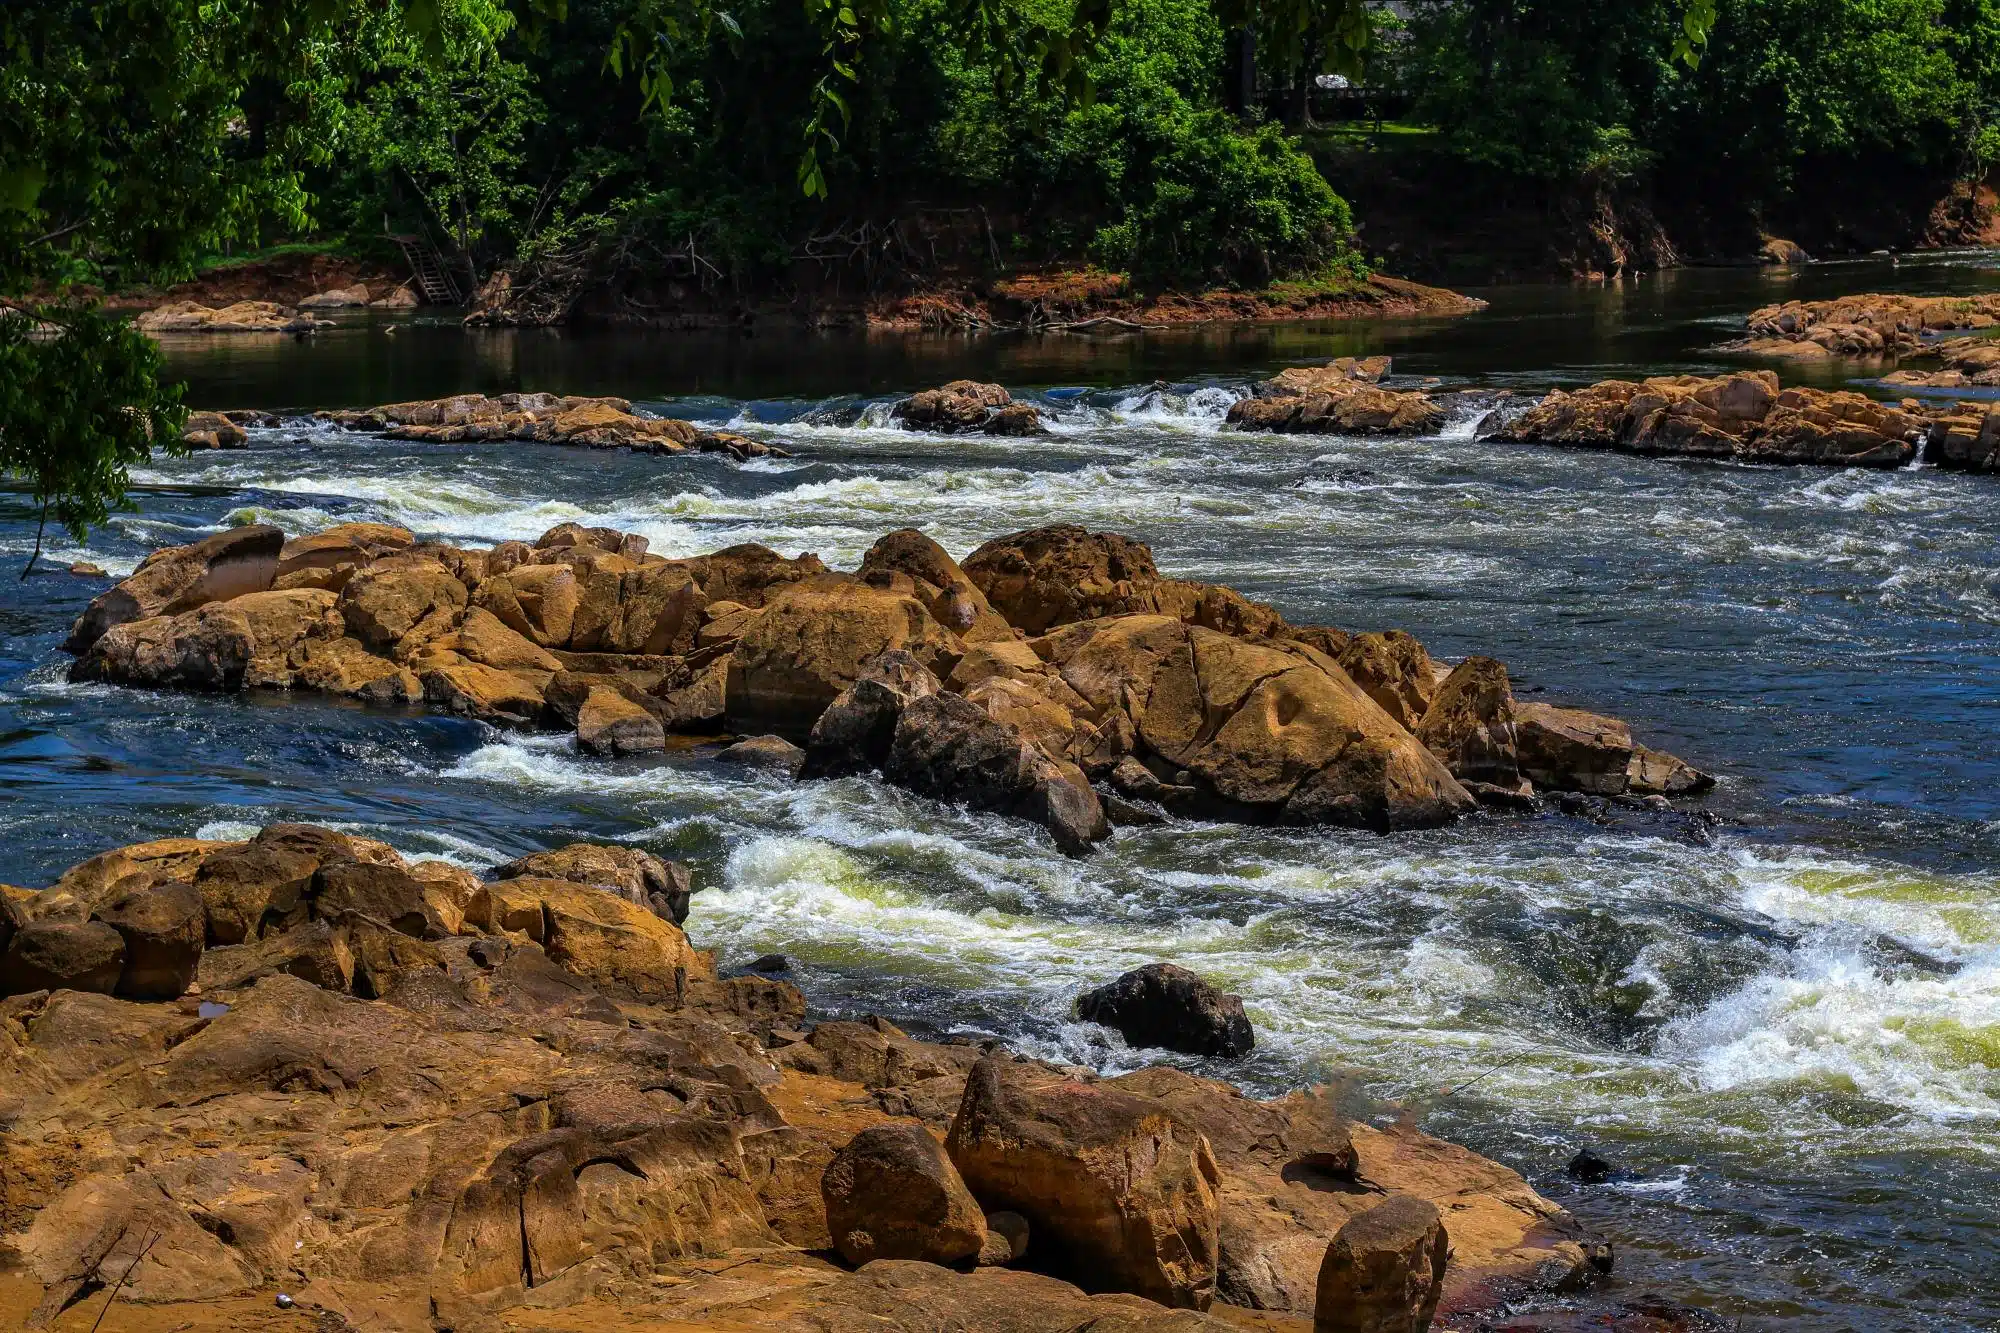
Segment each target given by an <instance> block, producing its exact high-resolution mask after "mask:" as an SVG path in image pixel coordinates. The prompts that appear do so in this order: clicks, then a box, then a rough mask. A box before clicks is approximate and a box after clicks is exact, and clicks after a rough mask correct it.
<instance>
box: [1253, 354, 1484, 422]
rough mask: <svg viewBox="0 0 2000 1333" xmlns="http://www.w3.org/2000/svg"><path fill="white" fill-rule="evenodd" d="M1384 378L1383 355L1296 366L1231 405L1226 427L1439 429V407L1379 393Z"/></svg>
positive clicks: (1423, 397)
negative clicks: (1322, 364) (1228, 425)
mask: <svg viewBox="0 0 2000 1333" xmlns="http://www.w3.org/2000/svg"><path fill="white" fill-rule="evenodd" d="M1388 373H1389V358H1388V357H1386V356H1371V357H1366V358H1360V359H1357V358H1355V357H1351V356H1344V357H1340V358H1338V359H1337V360H1334V361H1331V362H1329V363H1327V364H1326V365H1324V366H1296V367H1293V368H1292V369H1290V370H1285V371H1281V372H1279V373H1278V374H1277V375H1275V376H1273V377H1272V378H1270V379H1267V380H1264V381H1262V382H1261V383H1259V384H1258V385H1257V386H1256V387H1255V389H1254V390H1253V391H1252V393H1251V396H1250V397H1248V398H1244V399H1240V400H1239V401H1237V402H1236V403H1234V404H1232V405H1231V406H1230V409H1229V418H1228V420H1229V424H1231V425H1233V426H1236V427H1239V428H1240V429H1243V430H1268V431H1279V432H1283V433H1287V434H1300V435H1334V434H1339V435H1422V434H1424V433H1426V432H1429V431H1434V430H1437V429H1438V428H1439V427H1440V426H1442V425H1444V422H1445V416H1446V412H1445V408H1444V407H1443V405H1442V404H1440V403H1438V402H1436V401H1434V400H1433V399H1432V398H1431V396H1430V395H1429V394H1426V393H1423V392H1421V391H1416V390H1410V391H1398V390H1395V389H1385V388H1383V387H1382V385H1381V383H1380V381H1381V379H1382V377H1383V376H1384V375H1386V374H1388Z"/></svg>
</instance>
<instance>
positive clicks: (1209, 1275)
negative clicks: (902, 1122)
mask: <svg viewBox="0 0 2000 1333" xmlns="http://www.w3.org/2000/svg"><path fill="white" fill-rule="evenodd" d="M945 1148H946V1151H947V1152H949V1153H950V1154H951V1160H952V1162H953V1163H954V1164H956V1165H957V1167H958V1169H959V1172H960V1174H962V1175H963V1176H964V1177H965V1182H966V1184H967V1185H969V1186H970V1187H971V1189H972V1192H973V1194H974V1196H975V1197H977V1198H978V1199H979V1200H980V1202H981V1203H983V1204H985V1205H986V1207H988V1208H989V1209H1001V1208H1004V1209H1007V1210H1009V1211H1012V1212H1016V1213H1019V1214H1021V1215H1022V1216H1023V1217H1025V1218H1027V1219H1028V1223H1029V1225H1030V1227H1032V1228H1033V1231H1034V1234H1035V1235H1036V1236H1037V1237H1039V1238H1041V1241H1040V1243H1039V1244H1038V1251H1039V1252H1040V1253H1041V1254H1043V1255H1045V1256H1048V1260H1049V1262H1050V1263H1051V1264H1052V1265H1056V1266H1061V1267H1066V1268H1067V1269H1068V1270H1069V1271H1068V1272H1067V1273H1065V1274H1064V1276H1067V1277H1068V1278H1069V1279H1070V1280H1071V1281H1074V1282H1076V1283H1077V1285H1079V1286H1081V1287H1083V1288H1084V1289H1085V1290H1086V1291H1125V1292H1131V1293H1132V1294H1134V1295H1137V1296H1144V1297H1145V1298H1147V1299H1148V1300H1153V1301H1158V1302H1159V1303H1160V1304H1162V1305H1166V1306H1173V1307H1178V1308H1183V1309H1196V1310H1205V1309H1207V1308H1208V1305H1209V1302H1210V1301H1211V1300H1212V1299H1213V1298H1214V1295H1215V1274H1216V1251H1217V1207H1218V1205H1217V1188H1218V1185H1219V1174H1218V1172H1217V1169H1216V1165H1215V1158H1214V1156H1213V1155H1212V1154H1211V1153H1210V1151H1209V1146H1208V1140H1207V1139H1206V1138H1204V1137H1203V1136H1202V1135H1200V1134H1199V1133H1196V1132H1194V1131H1192V1130H1190V1129H1189V1128H1188V1127H1187V1126H1185V1125H1183V1124H1182V1123H1180V1122H1179V1121H1177V1120H1176V1119H1174V1117H1172V1116H1171V1115H1168V1114H1166V1113H1164V1112H1163V1111H1161V1110H1160V1109H1159V1108H1157V1107H1155V1106H1152V1105H1150V1104H1148V1103H1147V1102H1146V1101H1144V1100H1142V1099H1140V1098H1137V1097H1133V1096H1131V1095H1129V1094H1127V1093H1123V1092H1120V1091H1118V1090H1116V1089H1114V1088H1111V1087H1108V1086H1106V1085H1103V1084H1096V1083H1078V1082H1074V1081H1072V1080H1070V1079H1067V1078H1064V1077H1063V1076H1061V1075H1060V1074H1056V1073H1054V1072H1053V1071H1050V1070H1047V1069H1043V1068H1040V1067H1037V1066H1032V1065H1026V1064H1016V1063H1014V1062H1013V1061H1012V1060H1010V1059H1008V1058H1007V1057H1005V1056H988V1057H986V1058H985V1059H983V1060H981V1061H980V1062H979V1063H978V1064H977V1065H975V1066H974V1067H973V1069H972V1073H971V1075H970V1076H969V1077H968V1078H967V1079H966V1084H965V1097H964V1100H963V1101H962V1102H961V1103H960V1104H959V1108H958V1114H957V1116H956V1117H955V1118H954V1119H953V1120H952V1124H951V1132H950V1134H949V1136H948V1137H947V1138H946V1140H945Z"/></svg>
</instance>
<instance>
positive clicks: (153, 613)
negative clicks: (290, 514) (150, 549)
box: [63, 523, 285, 654]
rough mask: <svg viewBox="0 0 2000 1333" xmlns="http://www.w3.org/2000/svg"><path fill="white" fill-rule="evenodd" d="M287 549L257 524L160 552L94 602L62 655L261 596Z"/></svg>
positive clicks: (281, 540) (274, 530) (280, 535)
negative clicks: (162, 619) (137, 625)
mask: <svg viewBox="0 0 2000 1333" xmlns="http://www.w3.org/2000/svg"><path fill="white" fill-rule="evenodd" d="M284 544H285V534H284V533H283V532H281V531H279V530H278V529H277V528H274V527H272V526H270V525H269V524H267V523H258V524H253V525H252V526H249V527H243V528H231V529H229V530H228V531H227V532H218V533H216V534H215V535H214V536H212V537H204V538H202V539H201V540H200V541H198V542H191V543H189V544H188V545H186V546H173V547H168V548H167V549H165V550H162V551H155V552H154V553H153V554H152V555H151V556H149V557H147V559H146V561H145V563H144V564H142V565H140V566H139V568H138V570H137V571H136V572H135V573H134V574H133V575H132V576H131V577H130V578H128V579H125V580H124V581H123V582H121V583H119V584H118V585H117V586H116V587H114V588H110V589H108V590H106V591H104V592H101V593H99V594H98V595H97V596H96V598H94V599H93V600H92V601H91V603H90V605H89V606H88V607H86V608H85V609H84V612H83V615H81V616H80V617H78V619H77V622H76V624H75V626H74V627H73V628H72V629H71V630H70V633H69V638H68V639H66V640H65V641H64V643H63V651H64V652H67V653H73V654H81V653H83V652H86V651H87V650H88V649H89V648H90V646H91V645H92V644H94V643H96V642H97V641H98V639H100V638H102V637H103V636H104V633H105V631H107V630H109V629H110V628H111V627H112V626H114V625H123V624H126V623H128V622H130V621H134V620H150V619H153V618H154V617H157V616H171V615H177V614H179V613H180V612H182V611H191V610H193V609H194V608H196V607H198V606H205V605H207V604H208V603H210V602H222V601H227V600H229V599H230V598H232V597H240V596H242V595H243V594H244V593H250V592H262V591H263V590H264V589H266V588H268V587H270V586H271V582H272V580H273V579H275V578H276V577H277V572H278V552H279V551H280V550H281V549H282V548H283V546H284Z"/></svg>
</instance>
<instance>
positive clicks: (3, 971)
mask: <svg viewBox="0 0 2000 1333" xmlns="http://www.w3.org/2000/svg"><path fill="white" fill-rule="evenodd" d="M124 967H125V940H124V937H122V936H121V935H119V933H118V932H117V931H116V930H114V929H112V928H111V927H110V926H107V925H105V924H104V923H103V922H102V921H84V922H76V921H30V922H28V923H26V924H24V925H22V926H20V927H18V928H17V929H16V930H15V931H14V938H13V940H12V941H10V942H9V943H8V945H7V952H6V955H5V956H4V957H0V995H26V994H28V993H29V992H31V991H38V990H51V991H53V990H74V991H91V992H94V993H96V994H99V995H109V994H111V993H112V992H113V991H114V990H116V989H117V987H118V978H119V976H120V974H121V973H122V972H123V971H124Z"/></svg>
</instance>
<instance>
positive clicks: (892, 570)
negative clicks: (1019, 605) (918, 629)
mask: <svg viewBox="0 0 2000 1333" xmlns="http://www.w3.org/2000/svg"><path fill="white" fill-rule="evenodd" d="M859 572H860V576H861V580H862V582H864V583H875V582H877V581H878V580H879V579H881V578H882V577H883V576H886V575H890V574H907V575H909V577H910V579H911V580H912V581H913V582H914V584H915V585H916V595H917V597H918V598H919V599H920V600H921V601H922V602H923V604H924V607H925V609H927V610H928V611H929V612H930V613H931V616H932V618H933V619H935V620H936V621H937V622H938V623H939V624H940V625H943V626H944V627H945V628H946V629H948V630H951V631H952V632H953V633H955V634H957V635H959V636H960V637H962V638H963V639H964V640H965V641H966V642H967V643H985V642H989V641H992V640H1006V641H1012V640H1013V639H1014V637H1015V636H1014V630H1013V627H1012V626H1011V625H1009V624H1008V623H1007V620H1006V618H1005V617H1004V616H1002V615H1001V614H1000V613H999V612H998V611H995V610H994V609H993V607H992V604H991V603H989V602H988V601H987V600H986V594H985V593H983V592H981V591H980V590H979V586H978V585H977V584H975V583H974V582H973V581H972V580H971V579H970V578H967V577H966V574H965V571H964V570H963V569H961V568H959V565H958V562H957V561H955V560H953V559H952V558H951V556H950V555H948V554H947V553H946V552H945V549H944V548H943V547H942V546H939V545H938V544H937V543H936V542H934V541H932V540H931V539H930V538H929V537H926V536H925V535H924V534H923V533H921V532H918V531H917V530H916V529H915V528H903V529H901V530H900V531H897V532H892V533H890V534H889V535H887V536H886V537H883V538H882V539H880V540H879V541H877V542H876V543H875V544H874V545H873V546H871V547H869V548H868V554H867V555H865V556H863V557H862V559H861V569H860V571H859Z"/></svg>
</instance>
